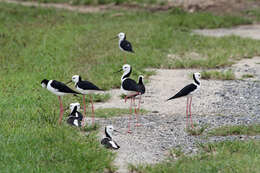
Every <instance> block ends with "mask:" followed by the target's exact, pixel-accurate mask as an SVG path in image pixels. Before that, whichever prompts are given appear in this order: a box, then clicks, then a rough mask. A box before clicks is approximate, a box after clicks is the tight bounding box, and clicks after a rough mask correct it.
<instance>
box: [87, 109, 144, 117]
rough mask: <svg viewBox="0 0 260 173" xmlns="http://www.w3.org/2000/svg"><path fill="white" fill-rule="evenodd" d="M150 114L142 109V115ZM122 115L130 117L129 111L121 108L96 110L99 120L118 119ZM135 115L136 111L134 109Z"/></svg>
mask: <svg viewBox="0 0 260 173" xmlns="http://www.w3.org/2000/svg"><path fill="white" fill-rule="evenodd" d="M145 113H148V111H147V110H144V109H140V114H141V115H142V114H145ZM87 114H88V115H91V110H88V111H87ZM122 115H129V109H120V108H104V109H96V110H95V117H99V118H111V117H117V116H122ZM133 115H134V109H133Z"/></svg>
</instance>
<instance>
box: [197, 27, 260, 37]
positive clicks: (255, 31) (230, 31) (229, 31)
mask: <svg viewBox="0 0 260 173" xmlns="http://www.w3.org/2000/svg"><path fill="white" fill-rule="evenodd" d="M193 32H194V33H196V34H201V35H205V36H212V37H223V36H229V35H236V36H240V37H245V38H252V39H256V40H260V25H259V24H255V25H243V26H238V27H233V28H220V29H202V30H194V31H193Z"/></svg>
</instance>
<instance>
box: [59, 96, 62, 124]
mask: <svg viewBox="0 0 260 173" xmlns="http://www.w3.org/2000/svg"><path fill="white" fill-rule="evenodd" d="M58 98H59V101H60V118H59V124H61V120H62V116H63V106H62V101H61V97H60V96H58Z"/></svg>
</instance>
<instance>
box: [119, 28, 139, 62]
mask: <svg viewBox="0 0 260 173" xmlns="http://www.w3.org/2000/svg"><path fill="white" fill-rule="evenodd" d="M115 38H119V41H118V44H119V49H120V50H122V51H124V52H130V53H134V51H133V48H132V45H131V43H130V42H129V41H127V40H126V34H125V33H123V32H120V33H119V34H118V35H117V36H116V37H115ZM125 63H126V58H125Z"/></svg>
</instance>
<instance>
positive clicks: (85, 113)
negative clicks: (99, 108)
mask: <svg viewBox="0 0 260 173" xmlns="http://www.w3.org/2000/svg"><path fill="white" fill-rule="evenodd" d="M83 106H84V116H83V118H84V117H85V116H87V111H86V99H85V95H83Z"/></svg>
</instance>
